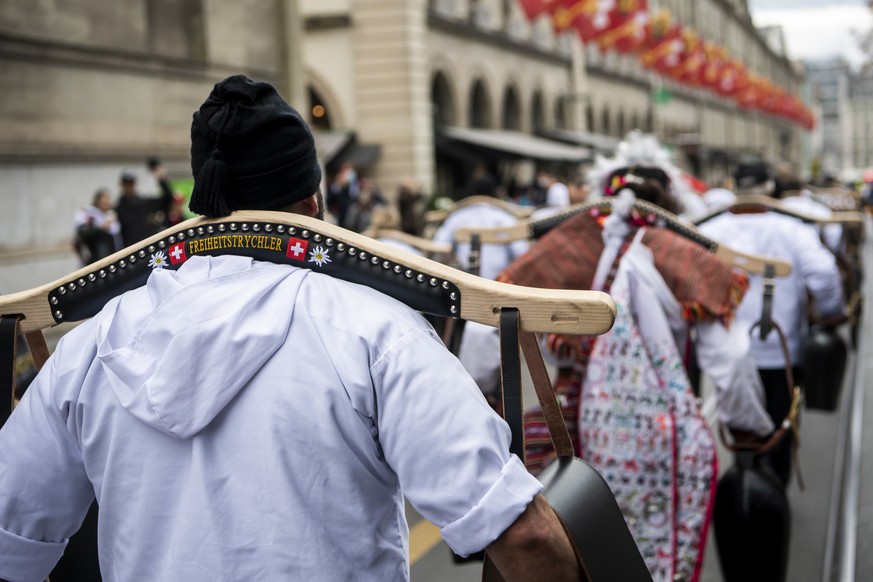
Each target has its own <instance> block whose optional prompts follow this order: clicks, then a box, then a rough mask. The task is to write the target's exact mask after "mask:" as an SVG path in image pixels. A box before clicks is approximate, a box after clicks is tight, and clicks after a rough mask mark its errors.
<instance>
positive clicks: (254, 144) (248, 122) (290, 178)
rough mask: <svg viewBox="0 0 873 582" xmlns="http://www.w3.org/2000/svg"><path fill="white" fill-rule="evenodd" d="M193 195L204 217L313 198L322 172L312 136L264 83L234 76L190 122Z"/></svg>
mask: <svg viewBox="0 0 873 582" xmlns="http://www.w3.org/2000/svg"><path fill="white" fill-rule="evenodd" d="M191 170H192V172H193V174H194V191H193V192H192V194H191V202H190V204H189V208H190V209H191V211H192V212H195V213H197V214H202V215H205V216H214V217H217V216H227V215H228V214H230V213H231V212H232V211H234V210H278V209H280V208H282V207H285V206H288V205H289V204H292V203H294V202H297V201H299V200H303V199H304V198H306V197H308V196H311V195H313V194H315V192H316V191H317V190H318V187H319V185H320V183H321V167H320V166H319V165H318V160H317V159H316V154H315V141H314V140H313V138H312V132H311V131H310V130H309V127H308V126H307V125H306V122H305V121H304V120H303V118H302V117H301V116H300V114H299V113H298V112H297V111H296V110H295V109H294V108H293V107H291V106H290V105H288V103H286V102H285V100H284V99H282V98H281V97H280V96H279V94H278V93H277V92H276V89H275V88H274V87H273V86H272V85H270V84H268V83H260V82H256V81H252V80H251V79H249V78H248V77H246V76H244V75H234V76H232V77H228V78H227V79H225V80H224V81H221V82H220V83H218V84H216V85H215V87H214V88H213V89H212V93H210V94H209V97H208V98H207V99H206V101H205V102H204V103H203V105H201V106H200V110H199V111H195V112H194V121H193V122H192V123H191Z"/></svg>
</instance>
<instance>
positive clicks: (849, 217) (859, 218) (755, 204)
mask: <svg viewBox="0 0 873 582" xmlns="http://www.w3.org/2000/svg"><path fill="white" fill-rule="evenodd" d="M760 208H764V209H766V210H772V211H773V212H777V213H779V214H783V215H785V216H790V217H792V218H796V219H798V220H802V221H803V222H805V223H807V224H846V225H858V224H863V223H864V215H863V214H861V213H860V212H857V211H851V210H843V211H834V212H833V214H832V215H831V216H827V217H820V216H811V215H809V214H806V213H803V212H799V211H797V210H793V209H788V208H785V207H784V206H782V204H780V202H779V200H777V199H775V198H771V197H769V196H764V195H762V194H742V195H740V196H737V199H736V201H735V202H733V203H732V204H728V205H727V206H724V207H722V208H718V209H716V210H713V211H712V212H707V213H706V214H704V215H703V216H698V217H697V218H695V219H694V220H692V222H693V223H694V224H695V225H701V224H703V223H704V222H707V221H709V220H712V219H713V218H715V217H716V216H718V215H720V214H724V213H725V212H728V211H731V210H755V209H760Z"/></svg>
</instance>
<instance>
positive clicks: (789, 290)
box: [700, 176, 845, 484]
mask: <svg viewBox="0 0 873 582" xmlns="http://www.w3.org/2000/svg"><path fill="white" fill-rule="evenodd" d="M742 177H744V178H746V183H750V182H752V184H753V185H754V186H759V185H760V184H759V183H757V182H754V179H753V178H750V177H749V176H742ZM738 181H739V180H738ZM740 193H741V192H740ZM700 230H701V231H702V232H703V233H704V234H705V235H707V236H709V237H711V238H713V239H715V240H717V241H719V242H722V243H724V244H726V245H729V246H730V247H731V248H733V249H736V250H739V251H743V252H747V253H752V254H757V255H767V256H772V257H775V258H780V259H784V260H787V261H788V262H790V263H791V266H792V272H791V274H790V275H789V276H787V277H780V278H777V279H775V289H774V296H773V302H772V306H773V307H772V319H773V321H775V322H776V323H777V324H779V326H780V327H781V328H782V330H783V331H784V332H785V335H786V336H787V340H788V351H789V355H790V358H791V366H792V367H793V369H794V373H795V378H797V377H799V374H800V368H799V367H798V364H799V362H800V353H801V346H802V342H803V338H804V337H805V335H806V333H807V327H808V325H807V294H809V295H811V296H812V297H813V299H814V300H815V306H816V310H817V312H818V314H820V315H821V316H822V317H825V318H828V317H835V316H839V315H840V314H842V312H843V309H844V305H845V304H844V297H843V289H842V285H841V281H840V275H839V271H838V270H837V264H836V260H835V259H834V256H833V254H832V253H831V252H830V251H829V250H828V249H827V248H826V247H825V246H824V244H823V243H822V242H821V240H820V239H819V237H818V234H817V232H816V231H815V229H814V228H812V227H811V226H808V225H806V224H804V223H802V222H800V221H799V220H797V219H794V218H791V217H788V216H784V215H779V214H776V213H773V212H759V213H743V214H733V213H730V212H725V213H723V214H721V215H719V216H716V217H715V218H713V219H711V220H708V221H707V222H704V223H703V224H701V225H700ZM749 280H750V287H749V290H748V292H747V293H746V295H745V298H744V299H743V301H742V303H741V304H740V306H739V309H738V310H737V323H738V324H741V325H745V326H746V328H747V329H748V328H751V326H752V325H753V324H754V323H755V322H757V321H759V320H760V319H761V314H762V308H763V287H764V280H763V277H761V276H760V275H750V276H749ZM751 342H752V346H751V350H752V355H753V356H754V358H755V361H756V362H757V365H758V370H759V373H760V375H761V378H762V380H763V382H764V387H765V391H766V394H767V409H768V412H770V415H771V417H772V418H773V420H774V422H777V423H778V422H781V420H782V419H783V418H784V417H785V415H786V413H787V412H788V408H789V406H790V391H789V387H788V386H787V382H786V378H785V367H786V361H785V356H784V353H783V350H782V347H781V345H780V342H779V336H778V334H777V333H776V332H775V331H773V332H771V333H770V334H769V335H767V337H766V339H761V337H760V334H759V333H758V331H757V330H755V333H753V334H752V338H751ZM772 463H773V468H774V470H775V472H776V474H777V475H778V476H779V477H780V479H781V480H782V482H783V483H786V484H787V482H788V479H789V477H790V474H791V450H790V442H789V441H788V440H787V439H786V440H785V441H784V442H783V443H782V445H781V446H780V447H779V448H778V449H777V450H776V452H775V453H774V454H773V455H772Z"/></svg>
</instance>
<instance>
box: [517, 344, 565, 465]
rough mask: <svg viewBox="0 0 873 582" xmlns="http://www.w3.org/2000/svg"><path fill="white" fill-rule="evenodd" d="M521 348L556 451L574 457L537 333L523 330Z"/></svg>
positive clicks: (562, 455) (561, 455) (563, 455)
mask: <svg viewBox="0 0 873 582" xmlns="http://www.w3.org/2000/svg"><path fill="white" fill-rule="evenodd" d="M521 350H522V352H523V353H524V360H525V362H526V363H527V368H528V370H529V371H530V377H531V380H533V385H534V389H535V390H536V393H537V398H539V401H540V408H541V409H542V411H543V416H544V417H545V419H546V426H548V427H549V435H550V436H551V437H552V445H553V446H554V447H555V452H557V453H558V456H559V457H572V456H574V451H573V441H572V440H571V439H570V432H569V431H568V430H567V424H566V423H565V422H564V416H563V415H562V414H561V408H560V406H558V398H557V396H556V395H555V389H554V387H553V386H552V381H551V380H550V379H549V372H548V370H546V363H545V362H544V361H543V353H542V351H540V344H539V342H538V341H537V337H536V334H534V333H533V332H527V331H523V332H521Z"/></svg>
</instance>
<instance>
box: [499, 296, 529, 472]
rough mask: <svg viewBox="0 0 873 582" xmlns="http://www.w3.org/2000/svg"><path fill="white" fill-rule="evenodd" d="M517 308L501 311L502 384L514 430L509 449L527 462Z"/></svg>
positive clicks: (506, 415)
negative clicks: (525, 457) (525, 458)
mask: <svg viewBox="0 0 873 582" xmlns="http://www.w3.org/2000/svg"><path fill="white" fill-rule="evenodd" d="M518 329H519V317H518V309H515V308H503V309H501V310H500V385H501V388H502V392H503V418H505V419H506V423H507V424H508V425H509V429H510V430H511V431H512V440H511V441H510V445H509V452H511V453H513V454H515V456H517V457H518V458H519V459H521V462H522V463H524V430H523V427H524V417H523V410H522V402H521V354H520V352H519V349H518V343H519V340H518Z"/></svg>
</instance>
